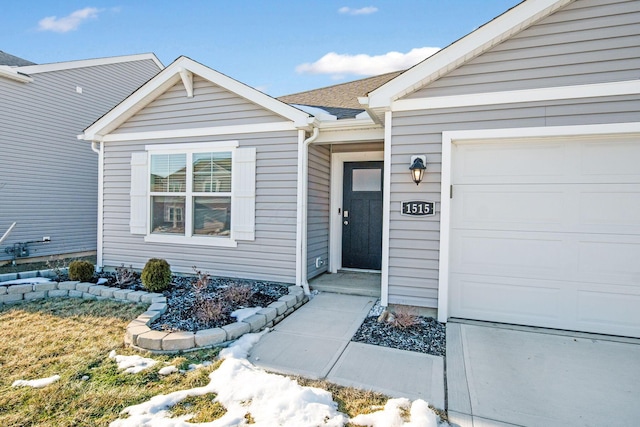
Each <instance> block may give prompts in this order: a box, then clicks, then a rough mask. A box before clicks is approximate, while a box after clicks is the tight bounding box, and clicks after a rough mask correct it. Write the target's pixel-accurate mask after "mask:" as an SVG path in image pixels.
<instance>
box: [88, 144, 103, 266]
mask: <svg viewBox="0 0 640 427" xmlns="http://www.w3.org/2000/svg"><path fill="white" fill-rule="evenodd" d="M91 150H93V152H94V153H97V154H98V224H97V226H98V227H97V228H98V235H97V242H96V270H99V269H101V268H102V235H103V227H104V219H103V209H104V142H101V143H100V148H98V142H97V141H92V142H91Z"/></svg>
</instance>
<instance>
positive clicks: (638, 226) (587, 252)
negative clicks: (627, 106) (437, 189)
mask: <svg viewBox="0 0 640 427" xmlns="http://www.w3.org/2000/svg"><path fill="white" fill-rule="evenodd" d="M452 156H453V157H452V159H453V170H452V182H453V199H452V200H451V215H452V217H451V224H452V225H451V227H452V228H451V255H450V256H451V267H450V268H451V270H450V300H449V301H450V313H451V317H461V318H470V319H479V320H490V321H497V322H506V323H515V324H524V325H535V326H543V327H550V328H559V329H568V330H577V331H588V332H598V333H605V334H613V335H624V336H633V337H640V139H639V138H624V139H623V138H613V137H612V138H603V137H601V136H600V137H598V138H592V139H591V138H585V137H581V138H574V139H553V140H548V139H547V140H543V139H537V140H520V141H507V142H470V143H464V144H457V145H455V146H453V147H452Z"/></svg>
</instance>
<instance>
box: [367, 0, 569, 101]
mask: <svg viewBox="0 0 640 427" xmlns="http://www.w3.org/2000/svg"><path fill="white" fill-rule="evenodd" d="M573 1H575V0H524V1H523V2H521V3H519V4H518V5H516V6H514V7H512V8H511V9H509V10H507V11H506V12H504V13H503V14H502V15H500V16H498V17H496V18H494V19H493V20H491V21H489V22H488V23H486V24H484V25H483V26H481V27H479V28H478V29H476V30H475V31H473V32H471V33H469V34H467V35H466V36H464V37H462V38H461V39H459V40H457V41H455V42H453V43H452V44H450V45H449V46H447V47H445V48H444V49H441V50H440V51H438V52H436V53H435V54H433V55H431V56H430V57H429V58H427V59H425V60H424V61H422V62H420V63H419V64H417V65H415V66H413V67H412V68H410V69H408V70H407V71H405V72H404V73H402V74H401V75H399V76H398V77H396V78H395V79H393V80H391V81H389V82H387V83H386V84H384V85H382V86H381V87H379V88H377V89H375V90H374V91H372V92H371V93H370V94H369V96H368V97H365V98H361V102H362V104H363V105H365V106H367V109H368V110H369V111H374V112H378V113H379V112H381V111H384V110H386V109H389V108H390V107H391V103H392V102H393V101H395V100H397V99H399V98H401V97H403V96H405V95H407V94H409V93H412V92H415V91H416V90H418V89H420V88H422V87H424V86H426V85H428V84H429V83H431V82H433V81H435V80H437V79H438V78H440V77H442V76H444V75H445V74H447V73H449V72H451V71H453V70H454V69H456V68H458V67H460V66H462V65H463V64H465V63H466V62H468V61H470V60H471V59H473V58H475V57H477V56H479V55H481V54H482V53H484V52H486V51H488V50H489V49H491V48H492V47H494V46H496V45H497V44H499V43H502V42H503V41H504V40H506V39H508V38H510V37H512V36H513V35H515V34H517V33H519V32H520V31H522V30H524V29H525V28H528V27H529V26H531V25H532V24H533V23H535V22H537V21H539V20H541V19H543V18H545V17H547V16H549V15H551V14H552V13H553V12H555V11H557V10H558V9H560V8H562V7H564V6H566V5H567V4H569V3H571V2H573Z"/></svg>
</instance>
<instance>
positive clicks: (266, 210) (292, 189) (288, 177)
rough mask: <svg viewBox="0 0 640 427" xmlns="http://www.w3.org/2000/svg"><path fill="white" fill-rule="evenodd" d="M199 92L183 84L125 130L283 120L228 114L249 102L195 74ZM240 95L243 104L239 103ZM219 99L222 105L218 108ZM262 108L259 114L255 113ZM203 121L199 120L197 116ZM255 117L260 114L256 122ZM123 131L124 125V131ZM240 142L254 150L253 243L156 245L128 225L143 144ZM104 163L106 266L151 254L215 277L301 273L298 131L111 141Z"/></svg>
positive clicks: (281, 277)
mask: <svg viewBox="0 0 640 427" xmlns="http://www.w3.org/2000/svg"><path fill="white" fill-rule="evenodd" d="M194 80H195V83H196V84H195V89H194V97H193V98H187V96H186V93H185V91H184V89H183V88H182V83H179V84H178V85H176V87H174V88H173V89H171V90H170V91H169V95H162V96H160V98H159V99H158V100H156V101H154V102H152V103H151V104H150V105H149V106H147V107H146V108H144V109H143V110H141V111H140V112H138V114H137V115H136V116H134V117H133V118H132V119H131V121H128V122H126V123H125V124H124V125H123V128H126V129H127V132H132V133H135V132H141V131H149V130H160V129H167V127H165V126H164V125H163V124H162V123H170V125H169V126H170V128H171V129H182V128H184V129H190V128H193V127H194V126H195V127H212V126H228V125H236V124H238V123H240V122H242V123H263V122H264V120H263V119H262V118H264V117H267V118H269V120H273V118H274V117H275V118H278V121H280V122H284V121H285V119H284V118H281V117H278V116H275V115H273V113H270V112H268V111H264V110H261V109H260V108H257V107H256V106H255V105H254V104H250V105H249V107H248V110H249V114H248V116H249V117H252V118H254V119H255V121H252V120H249V119H247V120H242V119H241V118H242V117H243V114H242V111H238V112H236V113H234V116H233V117H230V116H229V115H228V114H227V113H225V112H224V111H225V107H226V106H228V105H229V103H228V100H234V99H235V101H234V102H236V104H238V103H239V102H240V101H242V102H244V100H243V99H242V98H239V97H237V96H235V95H233V94H231V93H226V94H225V93H222V91H221V90H220V88H219V87H217V86H215V85H213V84H212V83H207V82H206V81H204V80H202V79H200V78H195V79H194ZM168 99H171V100H172V101H171V103H170V105H172V107H171V110H170V112H169V111H165V113H166V116H164V117H165V118H164V119H162V120H161V121H160V122H153V121H151V122H148V121H146V120H142V121H141V120H139V119H140V118H141V117H149V116H150V113H149V112H148V110H151V111H152V112H154V114H155V112H157V110H158V106H159V105H160V104H162V105H168V104H167V103H166V102H165V101H167V100H168ZM239 100H240V101H239ZM217 103H219V104H220V108H218V107H217ZM256 112H259V113H260V114H256ZM194 117H196V118H199V119H201V120H202V121H200V122H197V123H195V122H194V121H193V118H194ZM256 117H258V118H257V119H256ZM119 130H122V128H120V129H119ZM232 140H233V141H238V142H239V146H240V147H241V148H242V147H255V148H256V201H255V207H256V211H255V241H238V246H237V247H236V248H228V247H211V246H196V245H182V244H163V243H150V242H145V241H144V236H141V235H132V234H131V233H130V230H129V212H130V206H129V205H130V200H129V198H130V197H129V191H130V164H129V162H130V160H131V154H132V153H134V152H144V148H145V144H154V145H156V144H165V143H167V144H176V143H182V142H184V143H198V142H213V141H232ZM104 150H105V155H104V158H105V167H104V237H103V238H104V245H103V251H104V252H103V263H104V265H105V266H107V267H115V266H119V265H120V264H122V263H125V264H127V265H129V264H132V265H133V267H134V268H142V267H143V266H144V264H145V263H146V261H147V260H148V259H149V258H153V257H159V258H165V259H166V260H167V261H168V262H169V264H170V265H171V268H172V270H173V271H174V272H181V273H191V272H193V270H192V267H193V266H196V267H197V268H198V269H200V270H202V271H207V272H209V273H211V274H213V275H219V276H229V277H242V278H248V279H261V280H272V281H280V282H286V283H294V282H295V271H296V249H295V248H296V200H297V199H296V197H297V185H298V176H297V162H298V131H296V130H291V131H281V132H262V133H251V134H236V135H222V136H211V137H193V138H170V139H153V140H149V141H135V142H133V141H128V142H127V141H125V142H106V143H105V145H104Z"/></svg>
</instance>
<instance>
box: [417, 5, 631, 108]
mask: <svg viewBox="0 0 640 427" xmlns="http://www.w3.org/2000/svg"><path fill="white" fill-rule="evenodd" d="M639 23H640V2H638V1H621V0H577V1H576V2H574V3H571V4H569V5H568V6H566V7H565V8H563V9H561V10H560V11H558V12H556V13H554V14H553V15H551V16H549V17H547V18H545V19H543V20H541V21H540V22H539V23H537V24H535V25H534V26H532V27H530V28H528V29H525V30H524V31H522V32H520V33H519V34H517V35H516V36H514V37H512V38H510V39H509V40H506V41H505V42H503V43H501V44H500V45H498V46H496V47H494V48H492V49H491V51H489V52H486V53H484V54H482V55H481V56H479V57H477V58H475V59H473V60H472V61H470V62H468V63H467V64H465V65H464V66H462V67H460V68H458V69H457V70H454V71H453V72H451V73H449V74H448V75H446V76H444V77H443V78H441V79H439V80H437V81H435V82H434V83H432V84H430V85H429V86H428V87H426V88H423V89H422V90H419V91H417V92H415V93H413V94H411V95H409V96H408V97H407V98H424V97H428V96H446V95H459V94H469V93H483V92H497V91H507V90H515V89H532V88H539V87H555V86H565V85H567V86H570V85H578V84H589V83H602V82H611V81H624V80H634V79H637V78H638V76H639V74H638V70H639V69H640V55H639V54H638V52H640V34H639V32H638V25H639Z"/></svg>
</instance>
